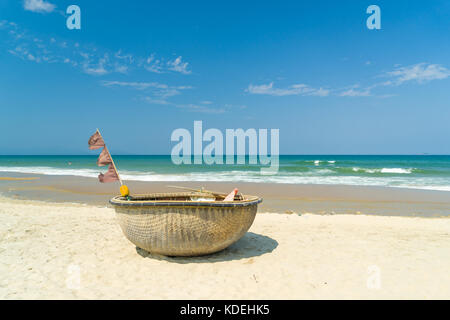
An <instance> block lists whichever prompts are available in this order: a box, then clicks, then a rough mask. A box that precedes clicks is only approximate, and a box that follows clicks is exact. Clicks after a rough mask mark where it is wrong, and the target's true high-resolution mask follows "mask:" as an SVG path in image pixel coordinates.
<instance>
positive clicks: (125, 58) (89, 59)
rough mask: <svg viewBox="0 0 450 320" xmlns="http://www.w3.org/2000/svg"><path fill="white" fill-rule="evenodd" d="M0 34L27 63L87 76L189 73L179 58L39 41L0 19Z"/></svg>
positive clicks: (8, 50)
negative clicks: (57, 65)
mask: <svg viewBox="0 0 450 320" xmlns="http://www.w3.org/2000/svg"><path fill="white" fill-rule="evenodd" d="M0 32H1V33H4V34H0V44H2V45H3V43H5V44H6V46H7V48H6V51H7V52H9V53H11V54H13V55H15V56H17V57H20V58H22V59H28V58H27V55H25V52H19V51H16V48H17V47H23V48H24V49H26V50H27V53H29V54H31V55H32V56H33V57H35V58H36V59H31V60H30V61H34V62H48V63H50V62H51V63H63V64H66V65H71V66H73V67H76V68H79V69H80V70H81V71H82V72H84V73H87V74H91V75H105V74H108V73H121V74H128V73H131V72H132V71H134V70H136V69H145V70H148V71H151V72H155V73H167V72H169V71H176V72H180V73H183V74H189V73H191V71H190V70H188V63H187V62H183V61H182V58H181V56H180V57H178V58H177V59H175V60H173V61H168V62H167V60H165V59H164V58H156V55H155V54H152V55H150V56H149V57H139V56H134V55H133V54H130V53H123V52H122V50H118V51H117V50H116V51H112V50H108V49H105V48H97V47H94V46H92V45H89V46H88V45H82V44H80V43H78V42H73V41H71V40H64V39H60V38H55V37H48V38H46V39H39V38H37V37H36V36H34V35H33V34H32V33H31V32H29V31H27V30H23V28H21V27H20V26H18V25H17V24H16V23H14V22H10V21H7V20H0ZM5 35H6V36H5ZM30 57H31V56H30ZM67 59H69V60H70V63H68V62H67V61H69V60H67Z"/></svg>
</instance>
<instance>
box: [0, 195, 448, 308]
mask: <svg viewBox="0 0 450 320" xmlns="http://www.w3.org/2000/svg"><path fill="white" fill-rule="evenodd" d="M449 248H450V219H448V218H415V217H386V216H366V215H324V216H320V215H311V214H304V215H301V216H299V215H297V214H290V215H289V214H275V213H270V214H258V215H257V217H256V220H255V222H254V224H253V226H252V227H251V229H250V231H249V232H248V233H247V234H246V235H245V236H244V237H243V238H242V239H241V240H240V241H238V242H237V243H235V244H234V245H232V246H231V247H229V248H227V249H226V250H224V251H222V252H220V253H217V254H213V255H209V256H204V257H195V258H169V257H162V256H153V255H150V254H148V253H146V252H145V251H143V250H140V249H137V248H136V247H135V246H134V245H133V244H131V243H130V242H129V241H128V240H127V239H126V238H125V237H124V236H123V234H122V232H121V230H120V228H119V226H118V224H117V223H116V222H115V215H114V210H113V209H111V208H101V207H95V206H89V205H81V204H56V203H46V202H38V201H24V200H13V199H6V198H2V199H0V299H94V298H99V299H320V298H325V299H354V298H361V299H394V298H399V299H409V298H417V299H431V298H437V299H449V298H450V275H449V272H448V270H450V250H449Z"/></svg>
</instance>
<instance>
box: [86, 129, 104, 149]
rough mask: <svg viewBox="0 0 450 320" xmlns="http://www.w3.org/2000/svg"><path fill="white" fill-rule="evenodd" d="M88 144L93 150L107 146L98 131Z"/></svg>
mask: <svg viewBox="0 0 450 320" xmlns="http://www.w3.org/2000/svg"><path fill="white" fill-rule="evenodd" d="M88 144H89V149H91V150H95V149H100V148H101V147H104V146H105V142H104V141H103V138H102V136H101V135H100V133H99V132H98V131H97V132H96V133H94V134H93V135H92V136H91V137H90V138H89V142H88Z"/></svg>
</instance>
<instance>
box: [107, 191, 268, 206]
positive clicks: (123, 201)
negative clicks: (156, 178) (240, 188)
mask: <svg viewBox="0 0 450 320" xmlns="http://www.w3.org/2000/svg"><path fill="white" fill-rule="evenodd" d="M177 196H178V197H180V196H181V197H191V196H192V197H198V196H199V194H198V193H176V194H171V193H154V194H141V195H135V196H133V197H132V198H131V199H130V200H128V199H127V198H125V197H122V196H115V197H114V198H112V199H111V200H109V203H110V204H111V205H113V206H123V207H155V206H157V207H247V206H252V205H255V204H259V203H261V202H262V200H263V199H262V198H259V197H257V196H250V195H243V198H244V200H234V201H192V200H145V199H146V198H147V199H149V198H158V197H161V198H163V197H177Z"/></svg>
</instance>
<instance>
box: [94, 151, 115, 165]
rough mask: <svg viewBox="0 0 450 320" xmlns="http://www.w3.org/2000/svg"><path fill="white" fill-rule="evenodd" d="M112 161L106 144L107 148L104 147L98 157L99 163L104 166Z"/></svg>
mask: <svg viewBox="0 0 450 320" xmlns="http://www.w3.org/2000/svg"><path fill="white" fill-rule="evenodd" d="M110 163H112V160H111V157H110V156H109V152H108V150H106V146H105V148H103V151H102V153H100V155H99V157H98V159H97V165H98V166H99V167H103V166H106V165H108V164H110Z"/></svg>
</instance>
